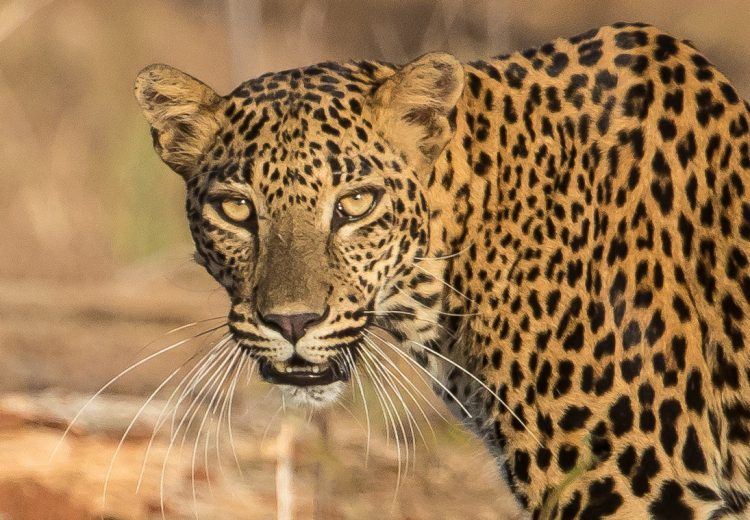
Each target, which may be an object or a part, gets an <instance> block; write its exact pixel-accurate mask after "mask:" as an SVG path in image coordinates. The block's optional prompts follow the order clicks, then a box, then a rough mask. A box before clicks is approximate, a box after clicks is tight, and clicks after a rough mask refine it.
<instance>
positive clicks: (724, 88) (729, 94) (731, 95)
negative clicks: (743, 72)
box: [719, 82, 740, 105]
mask: <svg viewBox="0 0 750 520" xmlns="http://www.w3.org/2000/svg"><path fill="white" fill-rule="evenodd" d="M719 88H720V89H721V93H722V94H723V95H724V99H726V100H727V102H729V104H731V105H736V104H737V103H739V102H740V98H739V96H738V95H737V91H736V90H734V87H732V85H730V84H728V83H723V82H722V83H720V84H719Z"/></svg>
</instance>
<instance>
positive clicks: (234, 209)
mask: <svg viewBox="0 0 750 520" xmlns="http://www.w3.org/2000/svg"><path fill="white" fill-rule="evenodd" d="M221 211H222V213H224V216H226V218H227V219H229V220H231V221H232V222H237V223H243V222H246V221H247V220H248V219H249V218H250V216H251V215H252V214H253V210H252V207H251V205H250V201H248V200H247V199H226V200H223V201H221Z"/></svg>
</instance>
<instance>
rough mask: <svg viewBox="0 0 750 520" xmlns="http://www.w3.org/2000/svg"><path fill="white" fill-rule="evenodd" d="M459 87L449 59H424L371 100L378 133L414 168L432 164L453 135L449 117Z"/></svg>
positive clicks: (456, 66)
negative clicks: (413, 164)
mask: <svg viewBox="0 0 750 520" xmlns="http://www.w3.org/2000/svg"><path fill="white" fill-rule="evenodd" d="M463 87H464V70H463V66H462V65H461V63H460V62H459V61H458V60H457V59H456V58H455V57H454V56H452V55H450V54H447V53H443V52H433V53H430V54H425V55H424V56H422V57H420V58H417V59H416V60H414V61H412V62H411V63H408V64H407V65H405V66H404V67H403V68H402V69H401V70H399V71H398V72H396V73H395V74H394V75H393V76H391V77H390V78H388V79H387V80H385V82H384V83H383V84H382V85H381V86H380V87H379V88H378V90H377V91H376V93H375V97H374V109H375V114H376V119H377V120H378V123H379V127H380V130H381V131H382V132H383V133H384V134H385V135H386V137H387V138H390V139H391V141H392V142H393V144H394V145H396V146H398V147H400V148H401V149H402V150H404V152H405V153H406V154H407V156H411V157H412V158H413V159H414V160H415V161H416V162H417V163H418V164H419V165H424V164H425V163H428V164H431V163H432V162H433V161H434V160H435V159H437V157H438V156H439V155H440V153H441V152H442V151H443V148H444V147H445V145H446V144H447V143H448V141H449V140H450V138H451V137H452V135H453V128H452V126H451V118H450V114H451V112H452V111H453V109H454V108H455V106H456V103H458V100H459V98H460V97H461V93H462V92H463Z"/></svg>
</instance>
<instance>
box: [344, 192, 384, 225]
mask: <svg viewBox="0 0 750 520" xmlns="http://www.w3.org/2000/svg"><path fill="white" fill-rule="evenodd" d="M374 205H375V193H373V192H372V191H359V192H356V193H352V194H351V195H346V196H344V197H342V198H340V199H339V201H338V202H337V203H336V211H338V212H339V213H340V214H341V216H342V217H344V218H347V219H350V220H352V219H358V218H362V217H364V216H365V215H366V214H367V213H369V212H370V210H371V209H372V207H373V206H374Z"/></svg>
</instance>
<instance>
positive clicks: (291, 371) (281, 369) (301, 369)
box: [274, 363, 320, 374]
mask: <svg viewBox="0 0 750 520" xmlns="http://www.w3.org/2000/svg"><path fill="white" fill-rule="evenodd" d="M274 368H275V369H276V370H278V371H279V372H286V373H287V374H305V373H307V374H309V373H313V374H319V373H320V367H319V366H317V365H313V366H312V367H289V366H287V367H285V366H283V365H280V364H278V363H274Z"/></svg>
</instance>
